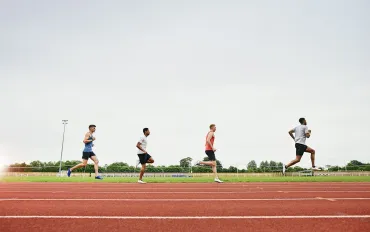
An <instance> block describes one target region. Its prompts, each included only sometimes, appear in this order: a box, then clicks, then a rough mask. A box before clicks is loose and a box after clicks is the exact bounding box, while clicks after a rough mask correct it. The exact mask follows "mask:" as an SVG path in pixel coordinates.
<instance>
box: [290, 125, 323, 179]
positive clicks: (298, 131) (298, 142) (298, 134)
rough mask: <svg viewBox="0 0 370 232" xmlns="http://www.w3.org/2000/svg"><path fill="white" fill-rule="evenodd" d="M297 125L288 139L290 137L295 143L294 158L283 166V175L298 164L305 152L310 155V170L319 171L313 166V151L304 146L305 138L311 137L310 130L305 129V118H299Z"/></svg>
mask: <svg viewBox="0 0 370 232" xmlns="http://www.w3.org/2000/svg"><path fill="white" fill-rule="evenodd" d="M299 123H300V125H299V126H297V127H295V128H293V129H292V130H290V131H289V135H290V137H292V139H293V140H294V141H295V149H296V158H295V159H294V160H292V161H291V162H290V163H288V164H287V165H284V166H283V173H285V171H286V169H287V168H289V167H290V166H293V165H294V164H296V163H299V162H300V161H301V158H302V156H303V154H304V153H305V152H307V153H310V154H311V163H312V170H320V169H319V168H316V166H315V154H316V153H315V150H314V149H312V148H310V147H308V146H307V145H306V138H310V137H311V130H309V129H308V127H307V121H306V119H305V118H300V119H299ZM293 134H294V135H293Z"/></svg>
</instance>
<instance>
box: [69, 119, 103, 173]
mask: <svg viewBox="0 0 370 232" xmlns="http://www.w3.org/2000/svg"><path fill="white" fill-rule="evenodd" d="M95 130H96V126H95V125H90V126H89V132H87V133H86V134H85V138H84V141H83V142H84V143H85V148H84V150H83V152H82V163H80V164H77V165H76V166H74V167H73V168H70V169H68V173H67V175H68V177H70V176H71V173H72V171H73V170H75V169H76V168H80V167H85V166H86V165H87V161H88V160H89V158H90V159H91V160H92V161H94V169H95V179H98V180H102V179H103V178H102V177H101V176H99V165H98V164H99V160H98V158H96V155H95V153H94V152H93V150H92V148H93V146H94V144H93V141H95V137H94V136H93V133H94V132H95Z"/></svg>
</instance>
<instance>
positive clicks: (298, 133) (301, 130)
mask: <svg viewBox="0 0 370 232" xmlns="http://www.w3.org/2000/svg"><path fill="white" fill-rule="evenodd" d="M293 130H294V138H295V142H296V143H300V144H303V145H305V144H306V133H308V127H307V126H306V125H299V126H296V127H295V128H294V129H293Z"/></svg>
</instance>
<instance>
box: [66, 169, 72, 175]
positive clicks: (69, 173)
mask: <svg viewBox="0 0 370 232" xmlns="http://www.w3.org/2000/svg"><path fill="white" fill-rule="evenodd" d="M71 173H72V171H71V169H70V168H68V172H67V176H68V177H71Z"/></svg>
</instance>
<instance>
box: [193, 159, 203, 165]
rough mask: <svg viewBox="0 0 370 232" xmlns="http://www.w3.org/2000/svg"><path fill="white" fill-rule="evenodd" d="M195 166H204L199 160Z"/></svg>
mask: <svg viewBox="0 0 370 232" xmlns="http://www.w3.org/2000/svg"><path fill="white" fill-rule="evenodd" d="M194 166H202V164H200V160H198V161H197V162H195V164H194Z"/></svg>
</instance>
